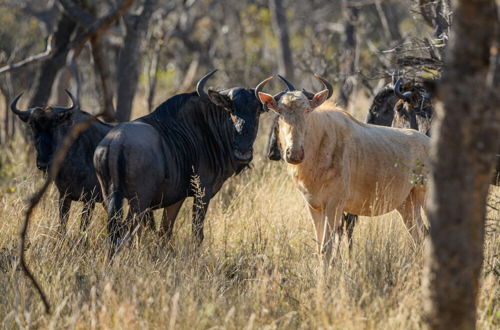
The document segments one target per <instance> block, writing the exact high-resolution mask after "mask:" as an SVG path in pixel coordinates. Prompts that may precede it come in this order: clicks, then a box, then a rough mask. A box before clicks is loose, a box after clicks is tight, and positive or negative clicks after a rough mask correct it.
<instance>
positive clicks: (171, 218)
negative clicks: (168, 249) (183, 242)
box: [159, 199, 184, 242]
mask: <svg viewBox="0 0 500 330" xmlns="http://www.w3.org/2000/svg"><path fill="white" fill-rule="evenodd" d="M182 203H184V199H181V200H180V201H178V202H177V203H175V204H172V205H169V206H167V207H166V208H164V209H163V217H162V219H161V226H160V232H159V234H160V237H162V238H163V239H164V241H165V242H168V241H169V240H170V239H171V238H172V232H173V230H174V223H175V219H176V218H177V214H179V210H180V209H181V206H182Z"/></svg>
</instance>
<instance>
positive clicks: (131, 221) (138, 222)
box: [126, 202, 152, 248]
mask: <svg viewBox="0 0 500 330" xmlns="http://www.w3.org/2000/svg"><path fill="white" fill-rule="evenodd" d="M133 204H134V203H133V202H130V204H129V205H130V207H129V212H128V214H127V218H126V219H127V220H126V224H127V225H128V226H129V232H128V235H127V239H130V245H135V247H136V248H138V247H139V244H140V240H141V238H142V230H143V228H144V225H145V224H146V221H148V218H149V216H150V213H152V212H151V210H150V209H146V210H145V211H141V210H140V209H139V208H138V207H136V206H134V205H133ZM134 243H135V244H134Z"/></svg>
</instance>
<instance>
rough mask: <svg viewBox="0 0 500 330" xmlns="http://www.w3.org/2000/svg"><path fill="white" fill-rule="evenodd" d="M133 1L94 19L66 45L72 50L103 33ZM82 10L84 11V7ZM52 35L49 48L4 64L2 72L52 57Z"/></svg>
mask: <svg viewBox="0 0 500 330" xmlns="http://www.w3.org/2000/svg"><path fill="white" fill-rule="evenodd" d="M62 1H63V2H68V3H69V1H68V0H62ZM133 3H134V0H122V2H121V3H120V5H119V6H118V7H116V8H115V9H114V10H111V11H110V12H109V13H108V14H107V15H105V16H103V17H101V18H99V19H96V20H93V23H92V24H90V26H89V27H87V28H85V29H83V31H82V32H81V33H79V34H78V35H77V36H76V37H75V38H74V39H73V40H72V41H71V42H70V43H69V44H68V45H67V46H66V49H67V50H70V49H73V48H76V47H81V46H82V45H83V44H84V43H85V42H87V41H88V40H89V39H90V38H92V37H93V36H96V35H99V34H101V33H103V32H104V31H105V30H107V29H108V28H109V27H110V26H111V24H113V22H114V21H115V20H117V19H118V18H119V17H121V16H122V15H123V14H124V13H125V12H126V11H127V9H128V8H129V7H130V6H131V5H132V4H133ZM75 6H76V5H75ZM81 11H83V9H82V10H81ZM70 17H72V18H73V16H70ZM78 18H81V17H80V16H78ZM86 18H88V17H86ZM86 18H85V19H86ZM51 37H52V36H51ZM51 37H49V39H48V41H47V49H46V50H45V51H44V52H43V53H40V54H37V55H33V56H30V57H28V58H27V59H24V60H22V61H20V62H18V63H15V64H10V65H7V66H4V67H2V68H0V74H2V73H5V72H7V71H12V70H17V69H20V68H23V67H25V66H27V65H29V64H34V63H37V62H40V61H43V60H46V59H47V58H50V57H51V56H52V55H53V53H52V43H51V40H52V38H51Z"/></svg>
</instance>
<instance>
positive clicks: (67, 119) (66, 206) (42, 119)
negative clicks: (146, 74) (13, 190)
mask: <svg viewBox="0 0 500 330" xmlns="http://www.w3.org/2000/svg"><path fill="white" fill-rule="evenodd" d="M66 92H67V93H68V95H69V97H70V98H71V102H72V105H71V106H70V107H57V106H46V107H33V108H30V109H27V110H20V109H18V108H17V102H18V101H19V99H20V98H21V95H22V94H19V95H18V96H17V97H16V98H15V99H14V100H13V101H12V102H11V104H10V108H11V110H12V112H14V113H15V114H16V115H17V116H18V117H19V118H20V119H21V120H22V121H23V122H25V123H27V124H28V126H29V128H30V130H31V135H32V137H33V143H34V146H35V150H36V166H37V167H38V169H39V170H41V171H44V172H46V171H48V170H49V168H50V167H51V166H52V160H53V158H54V154H55V153H56V152H57V151H58V149H59V148H60V147H61V145H62V142H63V140H64V138H65V137H66V136H67V134H68V133H69V132H70V131H71V129H72V128H73V126H74V124H76V123H80V122H84V121H86V120H87V119H89V118H90V115H89V114H88V113H86V112H84V111H82V110H80V109H79V106H78V102H77V100H76V99H75V98H74V97H73V95H72V94H71V93H70V92H68V91H66ZM111 128H112V126H111V125H109V124H105V123H103V122H101V121H96V122H94V123H92V124H91V125H90V127H89V128H88V129H87V130H85V131H84V132H82V133H81V134H80V135H79V136H78V138H77V139H76V140H75V141H74V143H73V144H72V145H71V147H70V148H69V149H68V152H67V154H66V157H65V159H64V162H63V163H62V164H61V167H60V171H59V173H58V174H57V177H56V178H55V180H54V182H55V185H56V187H57V190H58V191H59V217H60V222H61V226H60V230H61V231H62V232H64V231H65V229H66V223H67V220H68V215H69V210H70V207H71V202H72V201H82V202H83V203H84V206H83V212H82V220H81V225H80V229H81V230H82V231H83V232H84V231H86V229H87V226H88V224H89V222H90V219H91V216H92V211H93V209H94V206H95V202H101V201H102V195H101V190H100V187H99V183H98V181H97V176H96V174H95V170H94V165H93V162H92V159H93V155H94V150H95V148H96V147H97V144H98V143H99V142H100V141H101V140H102V139H103V138H104V136H105V135H106V134H107V133H108V132H109V131H110V130H111Z"/></svg>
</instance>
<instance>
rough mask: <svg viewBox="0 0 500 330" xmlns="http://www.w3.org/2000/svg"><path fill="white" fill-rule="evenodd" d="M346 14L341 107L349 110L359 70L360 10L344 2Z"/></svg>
mask: <svg viewBox="0 0 500 330" xmlns="http://www.w3.org/2000/svg"><path fill="white" fill-rule="evenodd" d="M342 10H343V13H344V34H343V37H342V39H343V44H344V51H343V53H342V57H341V64H340V65H341V70H340V71H341V76H342V80H341V84H340V85H341V86H342V87H341V89H340V95H339V100H338V101H339V105H340V106H342V107H344V108H347V106H348V105H349V99H350V97H351V94H352V92H353V91H354V87H355V85H356V77H355V71H356V69H357V58H358V45H357V44H358V42H357V36H356V33H357V31H356V24H357V21H358V8H357V7H356V6H352V5H350V4H349V0H342Z"/></svg>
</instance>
